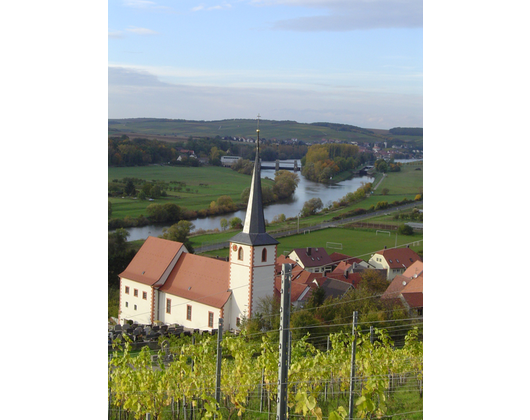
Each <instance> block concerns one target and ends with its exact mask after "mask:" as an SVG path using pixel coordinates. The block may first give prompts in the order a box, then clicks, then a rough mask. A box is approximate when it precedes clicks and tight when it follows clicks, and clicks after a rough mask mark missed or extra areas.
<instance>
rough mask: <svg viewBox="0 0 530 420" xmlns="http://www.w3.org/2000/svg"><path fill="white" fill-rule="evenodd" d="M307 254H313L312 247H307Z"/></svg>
mask: <svg viewBox="0 0 530 420" xmlns="http://www.w3.org/2000/svg"><path fill="white" fill-rule="evenodd" d="M307 255H311V248H310V247H307Z"/></svg>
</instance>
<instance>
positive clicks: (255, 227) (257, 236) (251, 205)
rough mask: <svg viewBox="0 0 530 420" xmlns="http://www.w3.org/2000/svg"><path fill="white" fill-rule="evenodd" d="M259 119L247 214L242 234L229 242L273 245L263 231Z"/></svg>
mask: <svg viewBox="0 0 530 420" xmlns="http://www.w3.org/2000/svg"><path fill="white" fill-rule="evenodd" d="M259 118H260V115H259V114H258V129H257V130H256V132H257V134H258V140H257V142H256V159H255V161H254V170H253V173H252V182H251V184H250V195H249V197H248V205H247V213H246V215H245V224H244V225H243V232H241V233H239V234H237V235H236V236H234V237H233V238H232V239H231V241H232V242H239V243H244V244H248V245H274V244H278V243H279V242H278V241H277V240H276V239H274V238H273V237H272V236H270V235H269V234H268V233H267V232H266V231H265V216H264V215H263V200H262V195H261V168H260V159H259Z"/></svg>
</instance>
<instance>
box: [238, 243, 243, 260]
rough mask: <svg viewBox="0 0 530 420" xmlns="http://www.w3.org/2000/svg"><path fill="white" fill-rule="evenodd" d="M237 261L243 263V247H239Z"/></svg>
mask: <svg viewBox="0 0 530 420" xmlns="http://www.w3.org/2000/svg"><path fill="white" fill-rule="evenodd" d="M237 259H238V260H241V261H243V247H242V246H240V247H239V252H238V253H237Z"/></svg>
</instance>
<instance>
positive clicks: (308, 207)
mask: <svg viewBox="0 0 530 420" xmlns="http://www.w3.org/2000/svg"><path fill="white" fill-rule="evenodd" d="M322 207H324V204H323V203H322V200H321V199H320V198H318V197H315V198H312V199H310V200H307V201H306V202H305V203H304V207H302V216H303V217H307V216H311V215H313V214H315V213H316V212H317V211H319V210H320V209H321V208H322Z"/></svg>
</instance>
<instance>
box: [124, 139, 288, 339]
mask: <svg viewBox="0 0 530 420" xmlns="http://www.w3.org/2000/svg"><path fill="white" fill-rule="evenodd" d="M258 139H259V131H258ZM278 243H279V242H278V241H277V240H276V239H274V238H273V237H272V236H270V235H269V234H268V233H266V230H265V218H264V215H263V203H262V193H261V177H260V164H259V141H258V153H256V160H255V164H254V169H253V174H252V181H251V187H250V196H249V201H248V206H247V212H246V216H245V223H244V226H243V231H242V232H240V233H238V234H237V235H235V236H234V237H233V238H231V239H230V252H229V259H228V261H222V260H218V259H214V258H209V257H203V256H199V255H193V254H190V253H188V250H187V249H186V247H185V246H184V245H183V244H182V243H179V242H173V241H168V240H165V239H160V238H155V237H149V238H147V240H146V241H145V243H144V244H143V245H142V247H141V248H140V249H139V251H138V252H137V254H136V255H135V257H134V258H133V260H132V261H131V262H130V263H129V265H128V266H127V268H126V269H125V270H124V271H123V272H122V273H121V274H120V303H119V305H120V309H119V322H120V323H121V324H123V323H124V321H125V320H132V321H133V322H136V323H139V324H152V323H154V322H155V321H160V322H163V323H165V324H179V325H182V326H184V327H188V328H194V329H201V330H212V329H216V328H218V325H219V318H222V319H223V322H224V328H225V329H226V330H237V329H238V327H239V324H240V322H241V320H242V319H243V318H244V317H247V318H250V317H251V316H252V314H253V313H254V312H255V308H256V306H257V303H258V301H259V299H261V298H263V297H265V296H270V295H272V294H273V293H274V289H275V285H274V277H275V266H276V253H277V245H278Z"/></svg>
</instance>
